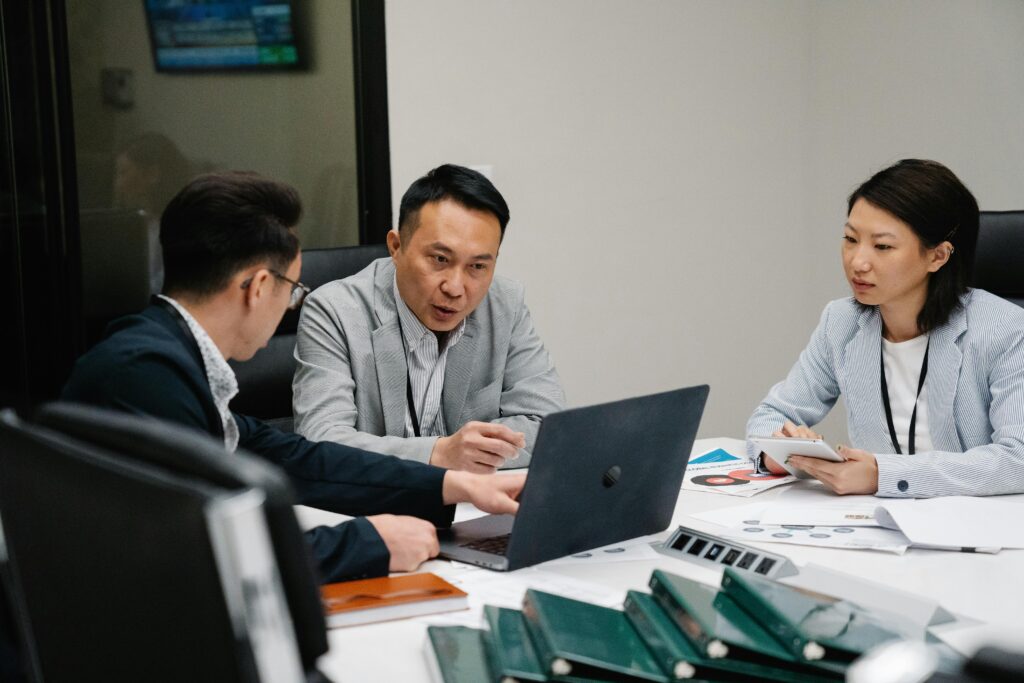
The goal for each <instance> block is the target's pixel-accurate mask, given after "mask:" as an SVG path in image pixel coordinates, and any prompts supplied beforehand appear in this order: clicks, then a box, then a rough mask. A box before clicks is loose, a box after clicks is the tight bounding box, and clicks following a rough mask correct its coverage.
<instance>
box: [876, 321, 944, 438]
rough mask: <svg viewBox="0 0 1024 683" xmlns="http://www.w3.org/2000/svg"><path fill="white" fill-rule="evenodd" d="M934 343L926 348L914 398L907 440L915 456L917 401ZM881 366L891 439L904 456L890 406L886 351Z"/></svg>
mask: <svg viewBox="0 0 1024 683" xmlns="http://www.w3.org/2000/svg"><path fill="white" fill-rule="evenodd" d="M931 344H932V342H931V340H930V339H929V340H928V345H927V346H925V347H924V362H923V363H921V378H920V379H919V380H918V381H917V396H915V397H914V412H912V413H911V414H910V435H909V436H908V438H907V453H908V454H909V455H913V454H914V436H915V430H914V426H915V425H916V424H917V399H918V398H920V396H921V389H922V388H923V387H924V378H925V377H926V376H927V375H928V347H929V346H931ZM879 365H881V367H882V403H884V404H885V421H886V422H888V423H889V438H891V439H892V447H893V448H895V449H896V452H897V453H899V454H901V455H902V454H903V451H901V450H900V442H899V440H898V439H897V438H896V427H895V425H893V423H892V406H890V405H889V385H888V384H886V382H885V351H884V349H883V351H882V355H881V356H880V362H879Z"/></svg>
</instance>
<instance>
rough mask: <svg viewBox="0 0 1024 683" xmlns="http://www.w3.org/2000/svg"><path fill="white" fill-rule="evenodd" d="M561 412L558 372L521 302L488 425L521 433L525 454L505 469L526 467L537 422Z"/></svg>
mask: <svg viewBox="0 0 1024 683" xmlns="http://www.w3.org/2000/svg"><path fill="white" fill-rule="evenodd" d="M564 409H565V393H564V391H563V390H562V383H561V381H560V380H559V378H558V372H557V371H556V370H555V365H554V363H553V362H552V361H551V357H550V356H549V355H548V352H547V349H545V348H544V344H543V342H541V340H540V336H539V335H538V334H537V330H536V329H535V328H534V326H533V320H532V319H531V317H530V311H529V309H527V307H526V304H525V303H522V302H521V303H520V305H519V306H518V310H517V313H516V321H515V324H514V325H513V327H512V335H511V338H510V340H509V347H508V356H507V358H506V360H505V373H504V377H503V378H502V383H501V397H500V399H499V403H498V417H497V418H496V419H494V420H491V421H492V422H499V423H501V424H504V425H506V426H507V427H509V428H510V429H514V430H515V431H517V432H522V433H523V434H524V436H525V437H526V451H527V453H526V455H525V456H520V457H519V458H518V459H516V460H511V461H509V462H507V463H506V465H507V466H509V467H524V466H526V465H529V464H530V453H531V452H532V451H533V446H534V443H535V442H536V441H537V432H538V431H540V423H541V420H542V419H543V418H544V416H545V415H547V414H548V413H553V412H557V411H559V410H564Z"/></svg>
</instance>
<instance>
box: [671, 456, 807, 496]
mask: <svg viewBox="0 0 1024 683" xmlns="http://www.w3.org/2000/svg"><path fill="white" fill-rule="evenodd" d="M794 481H797V479H796V477H791V476H789V475H788V474H785V475H778V474H757V473H756V472H755V470H754V463H753V462H752V461H751V460H750V458H748V457H747V456H746V455H736V454H734V453H730V452H729V451H726V450H724V449H722V448H716V449H715V450H713V451H708V452H707V453H702V454H701V455H698V456H696V457H694V458H691V459H690V462H689V464H687V466H686V475H685V476H684V477H683V489H684V490H688V491H703V492H705V493H724V494H726V495H730V496H743V497H744V498H749V497H750V496H754V495H757V494H758V493H761V492H762V491H767V490H768V489H773V488H775V487H776V486H782V485H783V484H789V483H792V482H794Z"/></svg>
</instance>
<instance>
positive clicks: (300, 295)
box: [242, 270, 313, 311]
mask: <svg viewBox="0 0 1024 683" xmlns="http://www.w3.org/2000/svg"><path fill="white" fill-rule="evenodd" d="M270 274H271V275H273V276H274V277H276V278H278V279H280V280H284V281H285V282H287V283H288V284H290V285H291V286H292V293H291V298H290V299H289V300H288V308H289V309H290V310H292V311H294V310H295V309H296V308H298V307H299V306H301V305H302V302H303V301H304V300H305V298H306V295H307V294H309V293H310V292H311V291H313V290H311V289H310V288H309V287H307V286H306V285H304V284H302V283H301V282H297V281H296V280H292V279H291V278H289V277H285V276H284V275H282V274H281V273H279V272H278V271H276V270H271V271H270ZM251 284H252V278H251V277H247V278H245V280H244V281H243V282H242V289H248V288H249V285H251Z"/></svg>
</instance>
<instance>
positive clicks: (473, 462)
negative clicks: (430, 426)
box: [430, 422, 526, 474]
mask: <svg viewBox="0 0 1024 683" xmlns="http://www.w3.org/2000/svg"><path fill="white" fill-rule="evenodd" d="M525 447H526V437H525V436H524V435H523V433H522V432H515V431H512V430H511V429H509V428H508V427H506V426H505V425H503V424H497V423H492V422H467V423H466V424H464V425H463V426H462V428H461V429H460V430H459V431H457V432H455V433H454V434H452V435H451V436H442V437H441V438H439V439H438V440H437V443H435V444H434V450H433V451H432V452H431V454H430V464H431V465H437V466H438V467H446V468H448V469H450V470H465V471H467V472H476V473H478V474H491V473H493V472H494V471H495V470H496V469H498V468H499V467H501V466H502V465H504V464H505V461H506V460H508V459H514V458H516V457H517V455H516V452H517V451H518V450H519V449H520V448H525Z"/></svg>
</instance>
